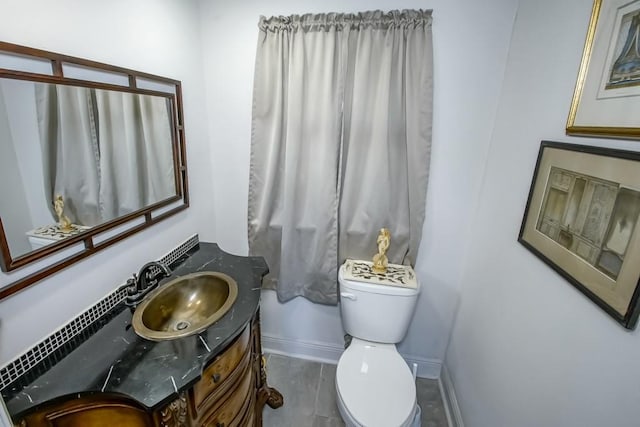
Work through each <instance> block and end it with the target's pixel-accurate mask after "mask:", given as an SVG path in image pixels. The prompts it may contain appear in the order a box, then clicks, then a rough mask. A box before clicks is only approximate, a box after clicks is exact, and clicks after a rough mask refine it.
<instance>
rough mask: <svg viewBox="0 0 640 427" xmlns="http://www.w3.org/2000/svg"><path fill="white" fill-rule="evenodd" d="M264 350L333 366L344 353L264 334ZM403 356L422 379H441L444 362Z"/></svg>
mask: <svg viewBox="0 0 640 427" xmlns="http://www.w3.org/2000/svg"><path fill="white" fill-rule="evenodd" d="M262 349H263V350H264V351H265V352H267V353H273V354H281V355H283V356H290V357H297V358H299V359H306V360H313V361H316V362H322V363H331V364H333V365H335V364H337V363H338V359H340V356H341V355H342V352H343V351H344V348H343V347H342V346H338V345H335V344H330V343H323V342H317V341H301V340H293V339H289V338H281V337H274V336H271V335H265V334H262ZM402 356H403V357H404V359H405V360H406V361H407V363H408V364H409V366H412V365H413V364H414V363H417V364H418V376H419V377H420V378H431V379H437V378H439V377H440V368H441V366H442V361H440V360H436V359H427V358H423V357H416V356H411V355H405V354H403V355H402Z"/></svg>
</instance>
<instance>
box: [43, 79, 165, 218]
mask: <svg viewBox="0 0 640 427" xmlns="http://www.w3.org/2000/svg"><path fill="white" fill-rule="evenodd" d="M36 107H37V113H38V127H39V131H40V142H41V145H42V153H43V170H44V181H45V182H44V185H45V195H46V198H47V202H48V205H49V206H50V207H51V213H52V218H53V219H55V218H56V216H55V212H54V211H53V204H52V201H53V198H54V197H55V196H56V195H58V194H59V195H61V196H62V197H63V199H64V201H65V206H66V207H65V213H66V214H67V215H68V216H69V218H70V219H71V221H72V222H73V223H74V224H77V225H85V226H94V225H97V224H100V223H103V222H105V221H109V220H111V219H114V218H117V217H120V216H122V215H126V214H128V213H131V212H134V211H136V210H138V209H141V208H143V207H145V206H148V205H150V204H153V203H155V202H158V201H160V200H163V199H166V198H168V197H171V196H173V195H175V194H176V189H175V182H174V170H173V151H172V144H171V128H170V124H171V119H170V109H169V104H168V100H167V99H166V98H162V97H152V96H145V95H139V94H134V93H126V92H117V91H105V90H99V89H89V88H82V87H72V86H64V85H49V84H36Z"/></svg>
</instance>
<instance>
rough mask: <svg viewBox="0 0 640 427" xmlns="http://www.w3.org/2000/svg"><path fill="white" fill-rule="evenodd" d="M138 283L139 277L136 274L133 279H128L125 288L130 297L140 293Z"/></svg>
mask: <svg viewBox="0 0 640 427" xmlns="http://www.w3.org/2000/svg"><path fill="white" fill-rule="evenodd" d="M136 283H137V277H136V275H135V274H134V275H133V277H130V278H128V279H127V284H126V285H125V286H126V288H127V295H128V296H133V295H135V294H137V293H138V288H137V285H136Z"/></svg>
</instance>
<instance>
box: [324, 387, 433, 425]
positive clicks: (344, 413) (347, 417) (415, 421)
mask: <svg viewBox="0 0 640 427" xmlns="http://www.w3.org/2000/svg"><path fill="white" fill-rule="evenodd" d="M336 393H337V396H336V404H337V405H338V411H339V412H340V417H342V421H344V424H345V426H346V427H367V426H363V425H361V424H359V423H358V422H357V421H356V420H355V419H354V418H353V417H352V416H351V414H350V413H349V411H348V410H347V408H346V407H345V406H344V402H343V401H342V398H341V397H340V395H339V393H340V392H339V391H338V389H337V387H336ZM421 426H422V409H421V408H420V405H418V404H416V408H415V409H414V415H413V418H412V421H411V422H410V423H408V424H404V425H402V426H398V427H421Z"/></svg>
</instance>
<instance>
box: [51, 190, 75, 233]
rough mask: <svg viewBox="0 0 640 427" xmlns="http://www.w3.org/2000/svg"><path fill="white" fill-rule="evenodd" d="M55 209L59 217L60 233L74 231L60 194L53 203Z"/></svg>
mask: <svg viewBox="0 0 640 427" xmlns="http://www.w3.org/2000/svg"><path fill="white" fill-rule="evenodd" d="M53 209H54V210H55V211H56V215H57V216H58V228H59V229H60V231H64V232H69V231H72V230H73V227H72V226H71V221H70V220H69V217H68V216H66V215H65V214H64V200H63V199H62V196H61V195H60V194H58V195H57V196H56V198H55V200H54V201H53Z"/></svg>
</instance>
